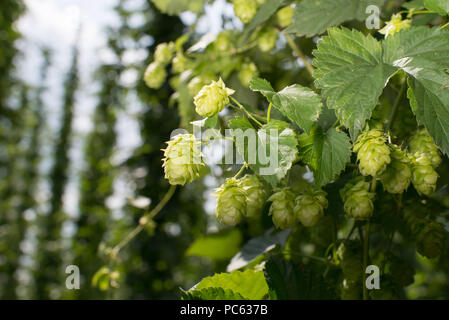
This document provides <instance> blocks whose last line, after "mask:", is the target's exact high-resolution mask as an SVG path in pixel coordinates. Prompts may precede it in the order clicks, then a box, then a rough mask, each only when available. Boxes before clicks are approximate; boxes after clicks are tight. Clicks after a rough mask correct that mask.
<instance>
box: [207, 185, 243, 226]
mask: <svg viewBox="0 0 449 320" xmlns="http://www.w3.org/2000/svg"><path fill="white" fill-rule="evenodd" d="M214 195H215V196H217V208H216V211H215V215H216V217H217V219H218V221H220V222H221V223H224V224H227V225H229V226H235V225H236V224H238V223H239V222H240V221H241V220H242V218H243V216H244V214H245V212H246V198H247V196H246V192H245V191H244V189H243V188H242V186H241V184H240V181H238V180H237V179H235V178H229V179H226V181H225V183H224V184H223V185H222V186H221V187H220V188H218V189H217V190H216V191H215V193H214Z"/></svg>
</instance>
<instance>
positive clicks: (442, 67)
mask: <svg viewBox="0 0 449 320" xmlns="http://www.w3.org/2000/svg"><path fill="white" fill-rule="evenodd" d="M383 47H384V60H385V62H387V63H390V64H391V65H393V66H395V67H398V68H401V69H402V70H404V71H405V72H406V73H407V74H408V76H409V80H408V84H409V91H408V97H409V99H410V102H411V106H412V110H413V112H414V113H415V115H416V119H417V121H418V122H419V123H420V124H423V125H424V126H425V127H426V129H427V130H428V131H429V133H430V135H431V136H432V137H433V139H434V141H435V143H436V144H437V145H438V146H439V147H440V148H441V150H442V151H443V152H444V153H446V154H449V75H448V73H447V69H448V68H449V59H448V57H449V32H448V31H446V30H441V29H439V28H427V27H416V28H411V29H408V30H405V31H402V32H399V33H396V34H394V35H392V36H391V37H388V38H387V39H386V40H385V41H384V43H383Z"/></svg>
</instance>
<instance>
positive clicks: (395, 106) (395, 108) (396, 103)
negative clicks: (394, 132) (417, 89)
mask: <svg viewBox="0 0 449 320" xmlns="http://www.w3.org/2000/svg"><path fill="white" fill-rule="evenodd" d="M406 87H407V84H406V82H405V81H404V82H403V83H402V84H401V88H400V89H399V93H398V95H397V96H396V99H395V101H394V104H393V108H392V109H391V112H390V115H389V116H388V122H387V124H386V127H385V129H386V131H388V130H390V128H391V126H392V124H393V121H394V119H395V117H396V114H397V111H398V107H399V103H400V102H401V99H402V96H403V95H404V92H405V88H406Z"/></svg>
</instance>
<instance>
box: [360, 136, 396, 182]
mask: <svg viewBox="0 0 449 320" xmlns="http://www.w3.org/2000/svg"><path fill="white" fill-rule="evenodd" d="M354 152H357V160H358V161H359V169H360V173H361V174H362V175H364V176H368V175H371V176H373V177H376V176H380V175H381V174H382V173H383V172H384V171H385V169H386V167H387V165H388V164H389V163H390V149H389V148H388V146H387V145H386V138H385V136H384V134H383V132H382V131H381V130H377V129H372V130H369V131H365V132H363V133H362V134H361V135H360V136H359V137H358V139H357V141H356V143H355V144H354Z"/></svg>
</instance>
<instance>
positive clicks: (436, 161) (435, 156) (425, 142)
mask: <svg viewBox="0 0 449 320" xmlns="http://www.w3.org/2000/svg"><path fill="white" fill-rule="evenodd" d="M408 148H409V151H410V153H412V154H415V153H420V154H425V155H426V156H427V157H428V158H429V159H430V162H431V163H432V166H433V167H434V168H437V167H438V166H439V165H440V163H441V157H440V153H439V150H438V147H437V146H436V145H435V143H434V142H433V139H432V137H431V136H430V135H429V133H428V132H427V130H425V129H424V130H420V131H418V132H417V133H416V134H414V135H413V136H412V137H411V139H410V141H409V143H408Z"/></svg>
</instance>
